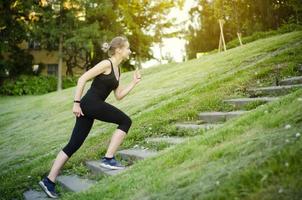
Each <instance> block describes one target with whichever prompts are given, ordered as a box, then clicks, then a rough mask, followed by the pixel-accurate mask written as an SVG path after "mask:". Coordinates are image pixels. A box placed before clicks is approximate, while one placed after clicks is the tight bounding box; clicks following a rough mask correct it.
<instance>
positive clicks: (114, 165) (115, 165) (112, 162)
mask: <svg viewBox="0 0 302 200" xmlns="http://www.w3.org/2000/svg"><path fill="white" fill-rule="evenodd" d="M100 166H101V167H104V168H106V169H125V166H123V165H121V164H120V163H119V162H118V161H117V160H116V159H115V157H114V156H113V157H112V158H110V159H108V158H106V157H103V158H102V159H101V163H100Z"/></svg>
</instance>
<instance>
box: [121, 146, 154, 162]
mask: <svg viewBox="0 0 302 200" xmlns="http://www.w3.org/2000/svg"><path fill="white" fill-rule="evenodd" d="M117 154H119V155H120V156H121V157H122V159H124V160H127V161H134V160H142V159H146V158H150V157H153V156H156V155H157V151H153V150H147V149H138V148H132V149H124V150H121V151H118V152H117Z"/></svg>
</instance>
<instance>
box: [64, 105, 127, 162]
mask: <svg viewBox="0 0 302 200" xmlns="http://www.w3.org/2000/svg"><path fill="white" fill-rule="evenodd" d="M80 106H81V109H82V112H83V113H84V116H82V115H81V116H80V117H76V123H75V126H74V128H73V131H72V135H71V138H70V140H69V142H68V144H67V145H66V146H65V147H64V148H63V149H62V150H63V151H64V152H65V154H66V155H67V156H68V157H71V156H72V154H74V153H75V152H76V151H77V150H78V149H79V148H80V147H81V145H82V144H83V142H84V140H85V139H86V137H87V135H88V133H89V132H90V130H91V127H92V124H93V122H94V119H97V120H101V121H104V122H110V123H115V124H118V127H117V128H118V129H120V130H122V131H124V132H125V133H126V134H127V133H128V130H129V129H130V126H131V124H132V120H131V118H130V117H129V116H128V115H126V114H125V113H124V112H122V111H121V110H119V109H118V108H116V107H114V106H113V105H111V104H109V103H107V102H105V101H95V102H93V101H90V102H89V104H88V103H85V102H82V101H81V104H80Z"/></svg>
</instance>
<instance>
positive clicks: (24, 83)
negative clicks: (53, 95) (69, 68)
mask: <svg viewBox="0 0 302 200" xmlns="http://www.w3.org/2000/svg"><path fill="white" fill-rule="evenodd" d="M57 80H58V79H57V77H55V76H28V75H21V76H19V77H17V78H15V79H7V80H5V81H4V82H3V85H2V86H1V88H0V94H2V95H39V94H45V93H48V92H53V91H56V90H57ZM77 80H78V77H63V80H62V87H63V89H65V88H69V87H73V86H75V85H76V83H77Z"/></svg>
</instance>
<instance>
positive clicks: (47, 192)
mask: <svg viewBox="0 0 302 200" xmlns="http://www.w3.org/2000/svg"><path fill="white" fill-rule="evenodd" d="M39 185H40V186H41V188H42V189H43V191H44V192H45V193H46V194H47V196H49V197H51V198H53V199H57V198H58V197H57V196H53V195H52V194H51V193H50V192H49V191H48V189H47V187H46V186H45V185H44V183H43V181H40V182H39Z"/></svg>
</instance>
